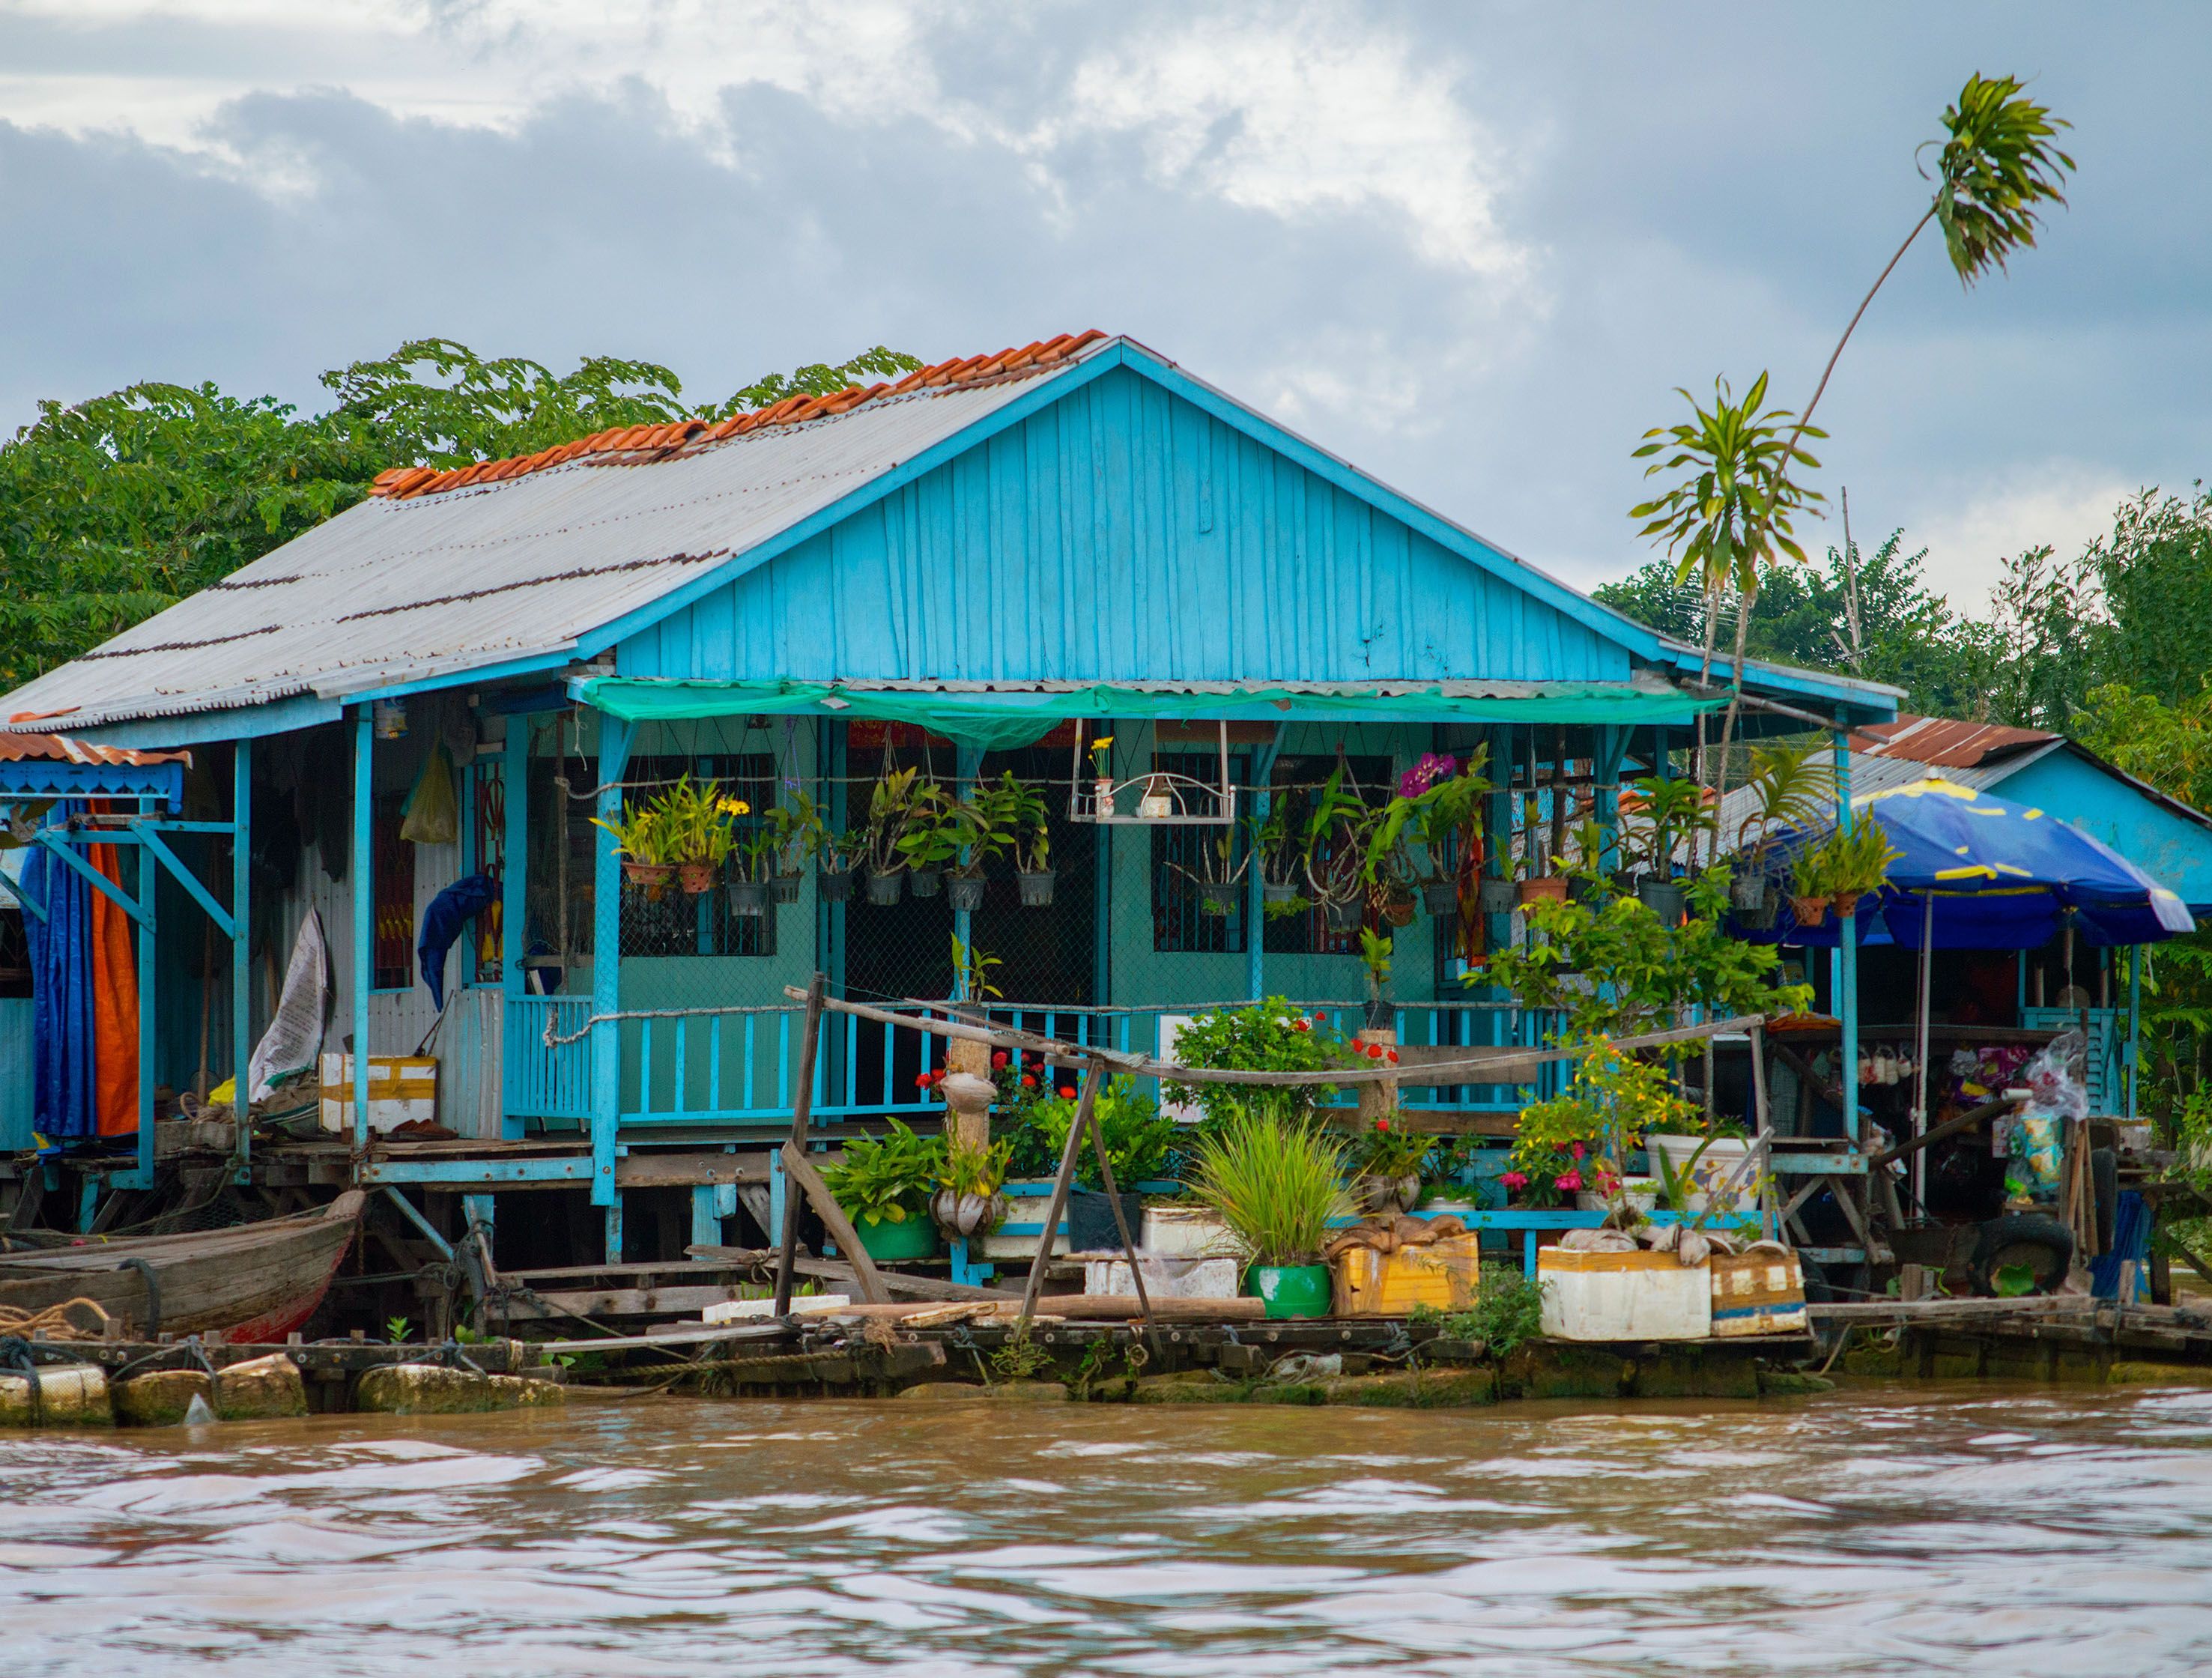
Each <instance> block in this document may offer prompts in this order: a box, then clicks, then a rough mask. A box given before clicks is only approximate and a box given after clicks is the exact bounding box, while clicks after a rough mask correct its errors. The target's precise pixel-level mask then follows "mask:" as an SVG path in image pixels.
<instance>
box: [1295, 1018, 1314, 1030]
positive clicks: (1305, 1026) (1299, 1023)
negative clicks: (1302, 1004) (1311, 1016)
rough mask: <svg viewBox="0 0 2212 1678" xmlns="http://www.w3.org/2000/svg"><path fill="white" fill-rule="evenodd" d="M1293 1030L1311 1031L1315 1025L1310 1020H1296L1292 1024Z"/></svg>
mask: <svg viewBox="0 0 2212 1678" xmlns="http://www.w3.org/2000/svg"><path fill="white" fill-rule="evenodd" d="M1291 1030H1292V1031H1312V1030H1313V1024H1312V1022H1311V1021H1310V1020H1304V1019H1300V1020H1294V1021H1293V1022H1291Z"/></svg>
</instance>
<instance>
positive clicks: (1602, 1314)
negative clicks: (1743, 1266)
mask: <svg viewBox="0 0 2212 1678" xmlns="http://www.w3.org/2000/svg"><path fill="white" fill-rule="evenodd" d="M1536 1280H1537V1282H1538V1284H1539V1286H1541V1288H1542V1289H1543V1294H1544V1332H1545V1333H1546V1334H1549V1335H1551V1336H1552V1337H1553V1338H1554V1339H1556V1340H1582V1341H1624V1340H1709V1339H1711V1336H1712V1332H1713V1283H1712V1276H1711V1273H1710V1272H1709V1271H1708V1270H1707V1268H1706V1267H1705V1266H1704V1265H1702V1264H1698V1265H1684V1264H1683V1263H1682V1262H1680V1260H1678V1259H1677V1258H1676V1257H1675V1256H1674V1255H1673V1254H1672V1253H1653V1252H1646V1251H1644V1250H1643V1249H1638V1250H1637V1251H1635V1252H1632V1253H1584V1252H1577V1251H1573V1250H1571V1249H1568V1248H1565V1247H1542V1248H1539V1249H1537V1252H1536Z"/></svg>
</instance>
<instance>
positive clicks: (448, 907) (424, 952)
mask: <svg viewBox="0 0 2212 1678" xmlns="http://www.w3.org/2000/svg"><path fill="white" fill-rule="evenodd" d="M498 901H499V882H498V881H497V880H496V879H493V878H492V877H491V876H490V875H489V874H469V875H466V876H465V877H463V878H462V879H457V880H455V881H454V882H453V884H452V885H449V886H447V888H446V889H445V890H444V891H441V892H440V893H439V894H438V895H437V896H436V897H433V898H431V899H430V906H429V907H428V909H424V910H423V911H422V937H421V939H420V941H419V942H417V943H416V946H415V956H416V965H417V966H419V967H420V968H421V969H422V982H423V983H424V984H426V985H428V987H429V988H430V1001H431V1004H432V1006H435V1007H436V1008H437V1009H438V1010H439V1011H440V1012H444V1010H445V1006H446V951H448V950H450V949H452V948H453V940H454V939H458V938H459V937H460V935H461V928H462V927H465V926H466V925H467V924H468V923H469V922H470V921H473V920H475V919H476V918H477V915H481V914H483V912H484V910H486V909H489V908H490V907H491V906H492V904H494V903H496V902H498Z"/></svg>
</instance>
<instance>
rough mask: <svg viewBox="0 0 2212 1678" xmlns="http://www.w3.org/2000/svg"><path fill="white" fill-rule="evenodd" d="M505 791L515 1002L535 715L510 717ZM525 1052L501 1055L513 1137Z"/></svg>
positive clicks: (510, 974)
mask: <svg viewBox="0 0 2212 1678" xmlns="http://www.w3.org/2000/svg"><path fill="white" fill-rule="evenodd" d="M500 796H501V799H502V800H503V813H504V815H505V817H506V824H505V830H504V831H503V832H502V834H501V838H500V857H499V867H500V875H499V897H500V903H499V988H500V994H501V995H502V996H503V997H504V998H506V1000H507V1001H508V1002H510V1003H511V1002H513V1001H514V1000H516V999H517V998H518V997H521V996H524V995H526V994H528V992H529V987H528V985H527V984H526V974H525V973H524V971H523V968H522V958H523V952H524V950H525V949H526V945H525V944H524V941H523V936H522V933H523V926H524V921H525V919H526V916H527V915H528V913H529V911H528V910H527V909H526V908H525V907H524V905H525V904H526V903H527V902H528V898H527V897H526V892H527V891H528V887H529V866H530V863H529V857H530V850H529V847H530V825H529V824H530V718H529V715H528V714H526V713H524V714H516V715H513V716H510V717H508V718H507V740H506V744H505V745H502V746H501V748H500ZM514 1018H515V1011H514V1009H513V1008H512V1007H509V1008H507V1022H506V1023H507V1024H510V1025H511V1024H512V1022H513V1019H514ZM501 1041H502V1042H505V1041H506V1040H505V1038H504V1037H502V1039H501ZM523 1052H524V1051H523V1049H522V1048H521V1046H520V1044H515V1043H508V1044H507V1049H506V1051H505V1052H504V1053H502V1054H501V1056H500V1066H499V1083H500V1094H501V1102H500V1120H499V1134H500V1135H501V1138H502V1139H504V1140H507V1141H510V1142H519V1141H520V1140H522V1121H521V1119H520V1118H519V1117H516V1116H514V1115H513V1107H514V1106H515V1105H516V1101H515V1095H516V1086H517V1083H518V1081H519V1079H520V1076H521V1071H522V1055H523ZM556 1053H558V1051H557V1050H556Z"/></svg>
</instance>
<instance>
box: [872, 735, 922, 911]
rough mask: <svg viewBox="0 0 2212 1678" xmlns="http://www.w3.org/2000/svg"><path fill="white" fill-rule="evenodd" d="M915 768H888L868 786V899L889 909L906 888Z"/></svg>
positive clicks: (880, 906)
mask: <svg viewBox="0 0 2212 1678" xmlns="http://www.w3.org/2000/svg"><path fill="white" fill-rule="evenodd" d="M916 774H917V771H915V770H914V769H885V770H884V773H883V774H881V775H878V776H877V777H876V784H875V785H874V786H873V787H870V788H869V789H868V821H867V827H866V834H867V843H866V848H865V852H864V854H865V857H866V862H867V866H868V901H869V902H870V903H874V904H876V905H877V906H878V907H879V908H884V909H888V908H890V905H892V904H893V903H896V902H898V900H899V894H900V893H901V892H902V891H904V890H905V887H906V852H905V850H904V849H903V848H902V846H901V843H900V842H901V841H902V840H903V839H904V838H905V837H906V830H907V824H908V821H909V820H910V819H912V817H913V813H914V801H915V778H916Z"/></svg>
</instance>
